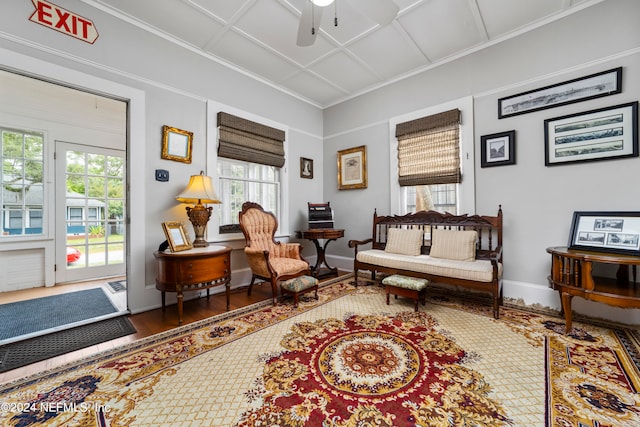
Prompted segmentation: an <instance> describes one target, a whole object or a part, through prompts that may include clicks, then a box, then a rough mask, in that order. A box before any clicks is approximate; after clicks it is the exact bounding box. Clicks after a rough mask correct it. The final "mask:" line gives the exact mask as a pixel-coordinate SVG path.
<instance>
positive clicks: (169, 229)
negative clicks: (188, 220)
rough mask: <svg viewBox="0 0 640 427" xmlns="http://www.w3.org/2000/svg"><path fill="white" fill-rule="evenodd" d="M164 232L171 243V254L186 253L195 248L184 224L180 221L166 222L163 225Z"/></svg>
mask: <svg viewBox="0 0 640 427" xmlns="http://www.w3.org/2000/svg"><path fill="white" fill-rule="evenodd" d="M162 230H163V231H164V235H165V237H166V238H167V242H168V243H169V249H170V250H171V252H180V251H186V250H189V249H191V248H192V247H193V245H192V243H191V240H189V235H188V234H187V230H185V228H184V224H182V223H181V222H179V221H166V222H163V223H162Z"/></svg>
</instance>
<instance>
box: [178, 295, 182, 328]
mask: <svg viewBox="0 0 640 427" xmlns="http://www.w3.org/2000/svg"><path fill="white" fill-rule="evenodd" d="M182 300H183V295H182V290H179V291H178V325H182Z"/></svg>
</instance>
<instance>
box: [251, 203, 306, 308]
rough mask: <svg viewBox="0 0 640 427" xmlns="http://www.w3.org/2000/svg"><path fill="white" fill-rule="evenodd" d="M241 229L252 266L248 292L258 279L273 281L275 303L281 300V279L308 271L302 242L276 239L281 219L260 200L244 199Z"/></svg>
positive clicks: (290, 277) (304, 273)
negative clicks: (250, 200) (259, 201)
mask: <svg viewBox="0 0 640 427" xmlns="http://www.w3.org/2000/svg"><path fill="white" fill-rule="evenodd" d="M239 220H240V229H241V230H242V234H244V238H245V240H246V246H245V248H244V253H245V254H246V255H247V261H248V262H249V267H250V268H251V273H252V277H251V283H250V284H249V290H248V295H251V288H252V287H253V283H254V282H255V280H256V279H261V280H265V281H267V282H269V283H271V290H272V292H273V305H275V304H276V303H277V302H278V287H277V284H278V282H280V281H282V280H288V279H292V278H294V277H298V276H303V275H309V274H310V273H311V270H310V268H309V263H308V262H307V261H305V259H304V258H303V257H302V255H301V252H302V246H301V245H300V244H299V243H282V242H276V241H275V239H274V236H275V233H276V230H277V229H278V220H277V218H276V217H275V215H274V214H273V213H271V212H266V211H265V210H264V209H262V206H260V205H259V204H257V203H253V202H245V203H244V204H243V205H242V211H241V212H240V214H239Z"/></svg>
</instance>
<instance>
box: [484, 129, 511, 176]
mask: <svg viewBox="0 0 640 427" xmlns="http://www.w3.org/2000/svg"><path fill="white" fill-rule="evenodd" d="M480 146H481V147H480V150H481V155H480V160H481V162H480V166H481V167H483V168H487V167H490V166H503V165H514V164H515V163H516V131H515V130H510V131H507V132H500V133H494V134H491V135H484V136H481V137H480Z"/></svg>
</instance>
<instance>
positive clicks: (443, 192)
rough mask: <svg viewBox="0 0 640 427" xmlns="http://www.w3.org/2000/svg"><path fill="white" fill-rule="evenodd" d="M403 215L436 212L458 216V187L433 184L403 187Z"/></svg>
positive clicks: (455, 185)
mask: <svg viewBox="0 0 640 427" xmlns="http://www.w3.org/2000/svg"><path fill="white" fill-rule="evenodd" d="M402 198H403V201H402V205H403V206H405V210H404V212H403V213H408V212H417V211H428V210H434V211H438V212H442V213H445V212H448V213H450V214H453V215H455V214H457V210H458V203H457V200H458V185H457V184H433V185H415V186H406V187H402Z"/></svg>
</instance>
